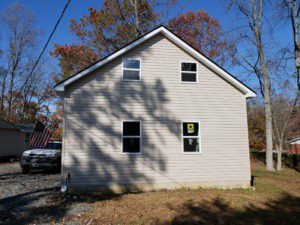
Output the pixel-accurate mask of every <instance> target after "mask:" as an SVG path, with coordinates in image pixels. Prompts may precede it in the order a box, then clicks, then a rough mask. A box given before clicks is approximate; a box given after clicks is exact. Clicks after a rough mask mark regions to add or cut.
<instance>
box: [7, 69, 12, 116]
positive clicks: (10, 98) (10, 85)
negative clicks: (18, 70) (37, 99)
mask: <svg viewBox="0 0 300 225" xmlns="http://www.w3.org/2000/svg"><path fill="white" fill-rule="evenodd" d="M13 86H14V75H13V73H12V74H11V76H10V82H9V89H8V96H7V97H8V109H7V120H8V121H10V113H11V103H12V92H13Z"/></svg>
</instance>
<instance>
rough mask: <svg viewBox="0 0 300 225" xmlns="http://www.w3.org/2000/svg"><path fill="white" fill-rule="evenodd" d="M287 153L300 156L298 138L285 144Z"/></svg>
mask: <svg viewBox="0 0 300 225" xmlns="http://www.w3.org/2000/svg"><path fill="white" fill-rule="evenodd" d="M287 145H288V147H287V148H288V152H289V153H291V154H300V137H298V138H294V139H292V140H290V141H288V142H287Z"/></svg>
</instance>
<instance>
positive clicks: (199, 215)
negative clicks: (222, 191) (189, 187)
mask: <svg viewBox="0 0 300 225" xmlns="http://www.w3.org/2000/svg"><path fill="white" fill-rule="evenodd" d="M168 207H169V209H170V210H174V211H176V212H178V213H177V215H176V216H175V218H174V219H173V220H172V221H170V222H169V224H237V225H256V224H274V225H276V224H278V225H279V224H280V225H284V224H286V225H290V224H300V217H299V213H300V211H299V208H300V198H299V197H296V196H293V195H290V194H288V193H285V194H284V195H283V196H282V197H281V198H279V199H277V200H273V201H270V202H269V203H267V204H265V205H264V206H261V207H260V206H257V205H254V204H249V206H246V207H245V208H243V209H239V208H235V207H233V206H231V205H230V204H228V203H227V202H226V200H224V199H221V198H215V199H213V200H212V201H202V202H201V203H199V202H193V201H188V202H186V203H184V204H183V205H181V206H178V207H176V208H174V207H173V206H172V205H169V206H168Z"/></svg>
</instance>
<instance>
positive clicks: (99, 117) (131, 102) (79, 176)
mask: <svg viewBox="0 0 300 225" xmlns="http://www.w3.org/2000/svg"><path fill="white" fill-rule="evenodd" d="M95 76H96V75H95V74H94V75H92V76H91V77H90V78H89V77H88V78H86V79H85V80H82V83H80V84H79V85H80V87H78V86H76V87H75V89H73V90H72V88H71V91H70V92H71V96H72V101H68V100H67V101H68V102H67V105H68V107H67V110H68V112H67V118H66V126H67V132H68V134H67V135H70V136H72V138H73V139H75V140H76V141H74V143H75V145H72V141H71V140H70V139H69V137H68V139H67V141H66V142H65V145H66V148H67V149H68V150H67V151H70V150H72V153H71V154H70V155H69V156H68V157H66V159H65V160H66V162H64V164H65V170H64V176H66V174H68V173H71V185H72V184H75V183H76V184H77V185H83V186H84V185H87V186H86V188H87V190H88V186H90V187H93V185H102V186H105V187H106V189H108V191H109V189H110V184H119V185H121V186H123V187H124V188H125V187H126V185H128V184H130V190H134V191H139V190H140V189H139V186H138V185H137V183H142V184H148V185H151V184H153V183H154V182H155V181H154V180H153V179H154V177H157V176H161V177H163V179H166V180H168V181H169V182H174V183H176V181H174V180H173V179H172V178H170V177H168V176H167V175H165V174H166V172H167V171H166V170H167V166H166V164H167V163H168V162H167V158H166V156H165V154H166V153H164V152H163V150H164V149H162V148H163V146H167V143H168V141H170V139H168V138H167V139H165V137H166V136H167V137H171V138H172V137H173V138H174V137H175V138H177V139H178V138H180V126H179V122H178V121H177V120H176V119H175V118H174V117H173V116H172V113H171V112H169V111H168V110H167V107H166V104H168V102H169V99H168V98H167V90H166V88H165V87H164V85H163V82H162V81H161V80H160V79H156V80H155V81H154V82H153V83H152V84H149V82H148V83H147V84H146V83H145V82H144V81H140V82H126V81H122V80H120V81H115V80H114V81H112V83H111V82H106V84H107V86H104V85H101V83H102V82H105V79H109V77H110V76H114V75H113V74H110V72H109V71H108V72H106V73H105V78H104V77H103V76H101V75H100V76H99V75H98V77H96V78H95ZM91 79H96V80H97V82H95V83H93V82H92V83H90V84H89V88H90V89H89V90H87V89H86V87H85V84H86V83H89V82H90V80H91ZM77 90H80V92H78V93H76V91H77ZM122 120H140V121H141V128H142V132H141V152H142V154H140V155H137V154H122V147H121V143H122V141H121V140H122V139H121V138H122V130H121V126H122V125H121V121H122ZM149 127H151V128H149ZM79 140H80V141H79ZM68 141H69V143H68ZM74 143H73V144H74ZM77 144H78V146H76V145H77ZM71 148H72V149H71ZM165 150H167V149H165ZM85 151H86V152H85ZM68 165H72V168H71V167H68ZM72 182H73V183H72ZM130 190H128V189H127V188H125V190H122V191H130ZM111 191H112V190H111Z"/></svg>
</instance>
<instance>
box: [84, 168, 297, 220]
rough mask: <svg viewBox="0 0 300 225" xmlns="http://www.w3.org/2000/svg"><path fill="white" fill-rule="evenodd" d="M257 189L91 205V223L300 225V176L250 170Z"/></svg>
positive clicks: (154, 195)
mask: <svg viewBox="0 0 300 225" xmlns="http://www.w3.org/2000/svg"><path fill="white" fill-rule="evenodd" d="M252 168H253V173H252V174H253V175H254V176H255V185H256V188H255V190H251V189H248V190H245V189H234V190H219V189H197V190H188V189H181V190H176V191H157V192H148V193H140V194H126V195H123V196H119V197H117V198H113V199H108V200H104V201H97V202H95V203H90V204H91V205H92V206H93V208H94V210H93V211H91V212H87V213H84V217H85V218H86V219H87V220H88V219H93V221H92V224H109V223H112V224H243V225H252V224H300V218H299V216H298V215H300V174H299V173H298V172H296V171H294V170H291V169H287V168H286V169H284V170H283V171H281V172H277V173H268V172H265V171H264V166H263V165H262V164H261V163H258V162H255V163H254V164H253V165H252Z"/></svg>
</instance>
